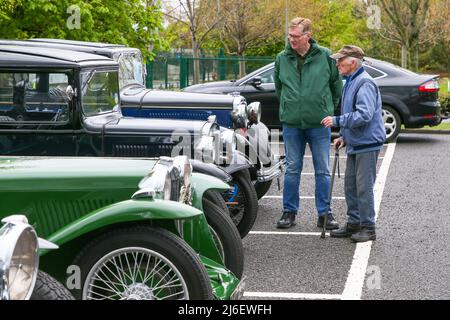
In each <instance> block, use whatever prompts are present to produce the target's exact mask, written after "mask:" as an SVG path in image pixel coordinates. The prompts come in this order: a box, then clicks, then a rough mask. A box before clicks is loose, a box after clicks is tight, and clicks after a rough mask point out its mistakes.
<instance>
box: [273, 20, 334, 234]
mask: <svg viewBox="0 0 450 320" xmlns="http://www.w3.org/2000/svg"><path fill="white" fill-rule="evenodd" d="M311 35H312V33H311V21H310V20H309V19H305V18H300V17H297V18H294V19H293V20H292V21H291V23H290V26H289V34H288V37H289V43H288V45H287V46H286V48H285V50H284V51H282V52H280V53H279V54H278V55H277V58H276V61H275V88H276V91H277V94H278V99H279V101H280V111H279V117H280V121H281V123H282V125H283V140H284V148H285V154H286V164H287V165H286V171H285V175H284V189H283V214H282V216H281V219H280V220H279V221H278V222H277V228H290V227H292V226H293V225H295V217H296V214H297V212H298V211H299V209H300V208H299V207H300V194H299V188H300V177H301V172H302V168H303V157H304V154H305V147H306V144H307V143H308V144H309V148H310V149H311V153H312V160H313V165H314V175H315V182H316V190H315V202H316V209H317V213H318V216H319V218H318V221H317V226H318V227H320V228H322V227H323V223H324V220H325V219H324V218H325V215H328V217H327V223H326V228H327V229H328V230H332V229H338V228H339V225H338V223H337V221H336V220H335V219H334V217H333V215H332V213H331V209H330V201H329V199H328V194H329V190H330V181H331V177H330V170H329V158H330V142H331V130H330V128H324V127H323V126H322V125H321V123H320V122H321V120H322V119H323V118H325V117H326V116H332V115H333V114H334V108H335V107H336V106H337V105H338V103H339V100H340V97H341V91H342V79H341V77H340V75H339V72H338V70H337V68H336V64H335V61H333V60H332V59H331V58H330V54H331V51H330V50H329V49H327V48H324V47H321V46H319V45H318V44H317V43H316V41H315V40H314V39H313V38H312V37H311Z"/></svg>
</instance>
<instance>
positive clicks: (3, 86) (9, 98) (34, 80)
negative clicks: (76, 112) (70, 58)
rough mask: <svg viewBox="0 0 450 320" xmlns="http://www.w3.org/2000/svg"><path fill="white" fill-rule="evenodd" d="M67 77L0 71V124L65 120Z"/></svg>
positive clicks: (66, 110)
mask: <svg viewBox="0 0 450 320" xmlns="http://www.w3.org/2000/svg"><path fill="white" fill-rule="evenodd" d="M68 86H69V78H68V76H67V74H65V73H56V72H41V71H39V72H35V71H33V72H24V71H21V72H1V73H0V123H9V124H14V123H16V122H22V123H23V122H26V123H42V122H65V121H67V120H68V114H69V103H70V99H71V97H69V95H68V94H67V88H68Z"/></svg>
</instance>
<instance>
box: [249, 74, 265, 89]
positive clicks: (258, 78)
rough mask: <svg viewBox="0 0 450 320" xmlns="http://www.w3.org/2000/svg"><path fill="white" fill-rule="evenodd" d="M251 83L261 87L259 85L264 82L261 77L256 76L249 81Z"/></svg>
mask: <svg viewBox="0 0 450 320" xmlns="http://www.w3.org/2000/svg"><path fill="white" fill-rule="evenodd" d="M249 84H251V85H252V86H254V87H259V86H260V85H261V84H262V80H261V77H259V76H256V77H254V78H252V79H251V80H250V81H249Z"/></svg>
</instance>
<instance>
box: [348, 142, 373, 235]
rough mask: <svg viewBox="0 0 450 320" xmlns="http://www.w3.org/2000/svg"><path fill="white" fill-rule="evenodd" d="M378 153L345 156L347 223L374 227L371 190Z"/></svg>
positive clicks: (370, 152)
mask: <svg viewBox="0 0 450 320" xmlns="http://www.w3.org/2000/svg"><path fill="white" fill-rule="evenodd" d="M379 153H380V151H379V150H377V151H369V152H364V153H358V154H349V155H348V156H347V168H346V170H345V201H346V202H347V223H351V224H359V225H361V226H367V227H374V226H375V205H374V202H375V200H374V194H373V188H374V184H375V179H376V176H377V160H378V155H379Z"/></svg>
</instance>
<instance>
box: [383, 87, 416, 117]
mask: <svg viewBox="0 0 450 320" xmlns="http://www.w3.org/2000/svg"><path fill="white" fill-rule="evenodd" d="M381 102H382V104H387V105H389V106H391V107H392V108H394V109H395V110H396V111H397V112H398V114H399V116H400V118H401V120H402V122H403V123H405V122H408V121H407V120H408V119H409V116H410V111H409V108H408V106H407V105H406V104H404V103H403V101H401V100H400V99H398V98H396V97H394V96H391V95H383V94H382V95H381Z"/></svg>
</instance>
